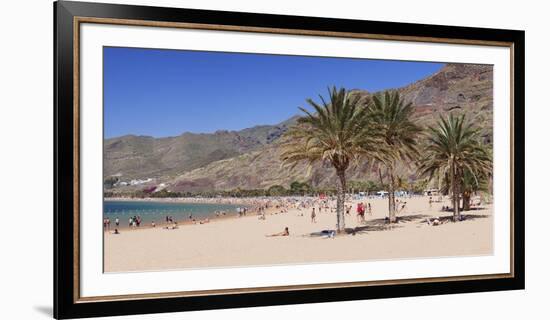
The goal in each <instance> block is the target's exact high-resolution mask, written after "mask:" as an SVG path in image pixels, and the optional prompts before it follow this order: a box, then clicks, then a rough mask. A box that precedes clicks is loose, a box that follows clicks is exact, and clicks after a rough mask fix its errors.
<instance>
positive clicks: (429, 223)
mask: <svg viewBox="0 0 550 320" xmlns="http://www.w3.org/2000/svg"><path fill="white" fill-rule="evenodd" d="M426 222H427V223H428V225H430V226H438V225H440V224H441V221H440V220H439V217H435V218H434V219H433V220H430V218H426Z"/></svg>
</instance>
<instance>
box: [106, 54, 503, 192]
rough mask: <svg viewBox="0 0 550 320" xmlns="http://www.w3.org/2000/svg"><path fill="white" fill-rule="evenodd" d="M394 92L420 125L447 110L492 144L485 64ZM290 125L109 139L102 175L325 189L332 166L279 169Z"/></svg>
mask: <svg viewBox="0 0 550 320" xmlns="http://www.w3.org/2000/svg"><path fill="white" fill-rule="evenodd" d="M397 90H398V91H399V92H400V94H401V95H402V96H403V97H404V99H405V100H406V101H410V102H412V103H413V105H414V106H415V108H416V115H415V116H416V118H417V121H418V122H419V123H420V124H422V125H432V124H433V123H434V122H435V121H436V120H437V118H438V117H439V115H445V114H447V113H449V112H457V111H463V112H467V114H468V116H470V117H473V119H475V121H477V123H478V124H479V125H480V126H481V127H482V128H483V130H484V135H485V138H486V140H487V141H488V142H491V138H492V108H493V75H492V66H486V65H464V64H448V65H446V66H444V67H443V68H442V69H440V70H439V71H438V72H436V73H434V74H433V75H431V76H429V77H427V78H425V79H422V80H419V81H417V82H415V83H412V84H410V85H408V86H405V87H403V88H398V89H397ZM353 92H354V94H359V95H363V96H364V97H367V96H368V95H370V93H368V92H367V91H363V90H354V91H353ZM295 121H296V117H293V118H290V119H289V120H287V121H285V122H283V123H280V124H278V125H275V126H270V125H264V126H256V127H253V128H249V129H244V130H241V131H218V132H216V133H214V134H192V133H185V134H183V135H181V136H178V137H171V138H161V139H154V138H151V137H136V136H124V137H120V138H114V139H108V140H106V141H105V175H106V177H107V176H110V175H116V174H118V175H120V176H122V177H124V178H125V179H128V178H145V177H153V178H156V179H155V180H154V181H153V182H151V184H153V185H154V184H157V185H158V184H160V183H163V184H164V185H166V188H167V189H168V190H170V191H177V192H182V191H184V192H185V191H190V192H197V191H205V190H231V189H235V188H242V189H265V188H269V187H270V186H273V185H283V186H288V185H289V184H290V183H291V182H292V181H307V182H309V183H311V184H312V185H314V186H325V185H330V183H331V181H333V179H334V177H333V175H334V173H333V170H332V169H331V168H328V167H323V166H321V165H318V166H316V167H314V168H312V169H311V170H308V169H307V168H306V167H305V165H302V166H297V167H296V168H295V169H294V170H292V171H289V170H288V169H287V168H283V167H282V163H281V161H280V157H279V155H280V152H281V148H280V143H279V142H278V139H279V138H280V137H281V135H282V134H283V133H284V132H285V131H286V130H287V129H288V127H289V126H291V125H292V124H293V123H294V122H295ZM400 171H401V174H402V175H403V176H408V177H410V178H413V177H414V172H413V171H411V170H410V169H408V168H407V166H406V165H404V166H403V167H402V168H401V170H400ZM359 179H370V180H376V179H377V176H376V173H375V172H373V171H372V169H371V168H369V166H368V165H367V164H359V165H358V166H357V167H355V168H352V169H351V170H350V171H349V177H348V180H359ZM127 188H129V187H127ZM127 188H122V189H120V191H123V190H124V189H127ZM130 189H134V190H135V188H130ZM130 189H128V190H130Z"/></svg>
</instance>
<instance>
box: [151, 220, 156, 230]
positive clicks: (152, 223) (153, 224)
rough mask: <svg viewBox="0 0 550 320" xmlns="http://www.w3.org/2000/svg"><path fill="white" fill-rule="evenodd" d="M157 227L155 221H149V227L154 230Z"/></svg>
mask: <svg viewBox="0 0 550 320" xmlns="http://www.w3.org/2000/svg"><path fill="white" fill-rule="evenodd" d="M156 226H157V225H156V224H155V220H153V221H151V227H153V228H155V227H156Z"/></svg>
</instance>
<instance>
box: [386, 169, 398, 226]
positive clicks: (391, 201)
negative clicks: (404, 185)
mask: <svg viewBox="0 0 550 320" xmlns="http://www.w3.org/2000/svg"><path fill="white" fill-rule="evenodd" d="M388 173H389V180H390V181H389V183H388V210H389V219H390V223H394V222H396V221H397V218H396V216H395V177H394V175H393V168H391V167H390V168H388Z"/></svg>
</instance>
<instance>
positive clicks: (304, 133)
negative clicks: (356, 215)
mask: <svg viewBox="0 0 550 320" xmlns="http://www.w3.org/2000/svg"><path fill="white" fill-rule="evenodd" d="M329 97H330V101H328V102H327V101H325V99H324V98H323V97H322V96H320V99H321V104H318V103H316V102H314V101H313V100H311V99H307V100H306V101H307V103H308V104H310V105H311V106H312V107H313V108H314V110H315V112H313V113H311V112H309V111H307V110H306V109H304V108H300V110H301V111H302V112H303V113H304V114H305V115H304V116H302V117H300V118H299V119H298V120H297V124H296V125H295V126H293V127H291V128H290V129H289V130H288V131H287V132H286V133H285V136H284V139H283V145H282V146H283V152H282V154H281V159H282V160H283V163H284V164H285V165H290V166H291V167H295V166H296V165H297V164H298V163H302V162H305V163H307V164H308V166H309V168H310V169H311V167H312V165H313V164H315V163H319V162H320V163H330V164H331V165H332V166H333V167H334V169H335V171H336V176H337V177H338V183H337V198H336V212H337V214H336V217H337V218H336V220H337V221H336V228H337V230H338V232H342V231H344V230H345V221H344V200H345V199H344V197H345V190H346V170H347V169H348V168H349V167H350V165H352V164H354V163H356V162H357V160H358V159H359V157H360V156H361V155H362V154H364V153H365V152H368V151H369V150H374V147H373V145H374V143H373V140H374V139H373V137H372V136H371V135H370V134H369V132H370V128H369V125H368V115H369V109H368V108H367V107H365V104H364V103H362V102H361V99H360V97H359V96H358V95H353V94H350V93H349V92H347V91H346V90H345V89H343V88H342V89H339V90H337V89H336V87H333V88H332V89H329ZM369 148H370V149H369Z"/></svg>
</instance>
